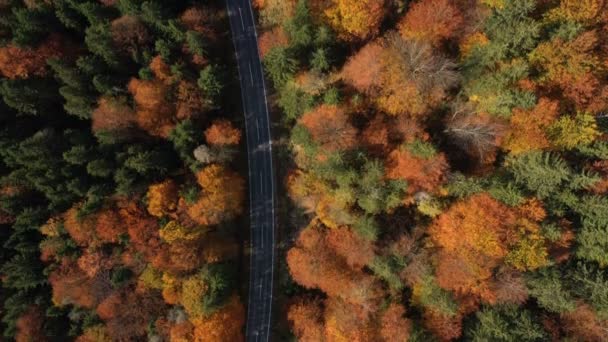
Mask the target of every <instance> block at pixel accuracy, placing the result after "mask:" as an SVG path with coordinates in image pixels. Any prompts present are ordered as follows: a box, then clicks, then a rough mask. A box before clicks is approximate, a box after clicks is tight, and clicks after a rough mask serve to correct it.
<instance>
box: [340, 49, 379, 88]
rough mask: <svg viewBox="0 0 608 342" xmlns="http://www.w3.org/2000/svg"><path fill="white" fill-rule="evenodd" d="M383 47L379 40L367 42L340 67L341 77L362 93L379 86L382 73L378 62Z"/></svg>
mask: <svg viewBox="0 0 608 342" xmlns="http://www.w3.org/2000/svg"><path fill="white" fill-rule="evenodd" d="M383 51H384V49H383V47H382V44H380V41H378V40H375V41H372V42H370V43H367V44H366V45H365V46H364V47H363V48H362V49H361V50H359V51H358V52H357V54H355V55H354V56H352V57H350V58H349V60H348V62H347V63H346V64H345V65H344V68H343V69H342V73H341V75H342V78H344V80H345V81H346V82H347V83H348V84H350V85H352V86H353V87H354V88H355V89H357V90H358V91H360V92H362V93H370V92H372V91H374V90H376V88H377V87H378V86H379V80H380V76H381V75H382V64H381V63H380V61H381V58H382V53H383Z"/></svg>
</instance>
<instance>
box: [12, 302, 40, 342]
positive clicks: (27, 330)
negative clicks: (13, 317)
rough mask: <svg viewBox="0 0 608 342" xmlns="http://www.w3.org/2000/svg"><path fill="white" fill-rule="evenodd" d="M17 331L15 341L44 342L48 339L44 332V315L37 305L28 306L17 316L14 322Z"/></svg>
mask: <svg viewBox="0 0 608 342" xmlns="http://www.w3.org/2000/svg"><path fill="white" fill-rule="evenodd" d="M15 325H16V327H17V333H16V334H15V341H16V342H34V341H35V342H45V341H48V339H47V337H46V336H45V333H44V330H43V329H44V315H43V314H42V311H41V310H40V308H39V307H37V306H30V307H29V308H27V310H25V312H24V313H23V314H22V315H21V316H19V318H18V319H17V322H16V323H15Z"/></svg>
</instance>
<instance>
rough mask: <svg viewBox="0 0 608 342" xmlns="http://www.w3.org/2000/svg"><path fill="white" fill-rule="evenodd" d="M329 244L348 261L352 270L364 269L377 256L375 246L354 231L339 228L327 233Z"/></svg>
mask: <svg viewBox="0 0 608 342" xmlns="http://www.w3.org/2000/svg"><path fill="white" fill-rule="evenodd" d="M326 239H327V244H328V245H329V246H330V247H331V248H332V249H333V250H334V251H335V252H336V254H338V255H339V256H341V257H342V258H344V261H346V264H347V265H348V266H349V267H351V268H352V269H362V268H363V267H364V266H366V265H367V264H369V263H370V262H371V261H372V260H373V259H374V256H375V253H374V245H373V243H372V242H371V241H370V240H366V239H364V238H362V237H361V236H359V235H358V234H357V233H355V232H354V231H353V230H352V229H350V228H346V227H338V228H336V229H330V230H329V231H328V232H327V238H326Z"/></svg>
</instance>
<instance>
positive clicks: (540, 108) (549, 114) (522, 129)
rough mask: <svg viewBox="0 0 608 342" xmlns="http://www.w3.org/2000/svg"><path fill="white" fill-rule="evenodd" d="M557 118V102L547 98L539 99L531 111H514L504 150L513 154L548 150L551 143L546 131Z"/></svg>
mask: <svg viewBox="0 0 608 342" xmlns="http://www.w3.org/2000/svg"><path fill="white" fill-rule="evenodd" d="M557 116H558V102H557V101H551V100H549V99H547V98H541V99H540V100H539V101H538V104H537V105H536V107H534V108H533V109H531V110H524V109H515V110H514V111H513V115H512V116H511V127H510V131H509V134H508V135H507V137H506V138H505V141H504V145H503V146H504V148H506V149H507V150H509V151H510V152H511V153H513V154H519V153H522V152H527V151H531V150H540V149H545V148H548V147H549V146H550V144H551V143H550V141H549V138H548V137H547V131H546V130H547V128H548V127H549V126H550V125H551V124H552V123H553V121H554V120H555V119H556V118H557Z"/></svg>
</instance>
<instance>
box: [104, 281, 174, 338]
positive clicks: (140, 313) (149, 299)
mask: <svg viewBox="0 0 608 342" xmlns="http://www.w3.org/2000/svg"><path fill="white" fill-rule="evenodd" d="M164 308H165V305H164V303H163V300H162V298H161V297H160V294H159V293H158V292H144V291H142V290H134V289H129V288H125V289H122V290H119V291H115V292H114V293H112V294H111V295H110V296H108V297H107V298H106V299H105V300H104V301H103V302H101V303H100V304H99V305H98V306H97V308H96V312H97V314H98V315H99V318H101V319H102V320H104V321H105V323H106V327H107V331H108V334H109V335H110V336H111V337H112V339H113V340H132V339H137V338H142V337H145V336H146V335H147V331H148V330H147V328H148V324H149V323H150V322H151V321H152V319H154V318H156V317H158V315H160V314H161V313H162V312H163V310H164Z"/></svg>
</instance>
